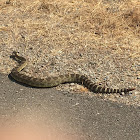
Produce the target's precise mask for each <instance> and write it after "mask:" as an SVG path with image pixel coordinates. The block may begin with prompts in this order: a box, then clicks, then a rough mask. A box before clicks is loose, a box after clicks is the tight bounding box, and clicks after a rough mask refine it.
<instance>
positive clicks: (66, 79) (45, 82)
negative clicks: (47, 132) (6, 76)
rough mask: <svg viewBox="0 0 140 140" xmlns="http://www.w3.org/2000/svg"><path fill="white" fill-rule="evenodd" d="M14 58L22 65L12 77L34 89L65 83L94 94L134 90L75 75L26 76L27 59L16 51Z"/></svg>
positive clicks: (15, 69) (13, 71) (16, 68)
mask: <svg viewBox="0 0 140 140" xmlns="http://www.w3.org/2000/svg"><path fill="white" fill-rule="evenodd" d="M12 57H13V58H14V59H15V60H16V61H18V62H19V64H20V65H19V66H17V67H15V68H13V69H12V71H11V73H10V75H11V76H12V78H14V79H15V80H16V81H18V82H21V83H24V84H26V85H29V86H32V87H46V88H47V87H54V86H58V85H59V84H63V83H78V84H82V85H84V86H85V87H87V88H88V89H89V90H90V91H92V92H94V93H122V92H124V93H127V92H129V91H132V90H134V88H122V89H112V88H105V87H102V86H99V85H97V84H95V83H93V82H92V81H91V80H89V79H88V77H87V76H85V75H80V74H75V73H73V74H65V75H59V76H57V77H47V78H44V79H41V78H34V77H30V76H26V75H24V74H21V73H20V71H21V70H22V69H23V68H24V67H25V66H26V65H27V62H26V59H25V58H24V57H21V56H19V55H18V53H17V52H15V51H14V52H13V55H12Z"/></svg>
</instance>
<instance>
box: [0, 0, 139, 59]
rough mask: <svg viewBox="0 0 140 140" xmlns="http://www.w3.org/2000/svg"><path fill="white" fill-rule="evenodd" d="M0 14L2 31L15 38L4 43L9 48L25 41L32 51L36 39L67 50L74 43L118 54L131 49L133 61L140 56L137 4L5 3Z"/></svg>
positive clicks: (77, 0)
mask: <svg viewBox="0 0 140 140" xmlns="http://www.w3.org/2000/svg"><path fill="white" fill-rule="evenodd" d="M0 13H1V16H2V15H5V16H6V17H3V19H1V23H0V31H1V32H2V31H3V32H7V33H8V34H9V35H11V37H12V38H11V39H10V38H8V39H7V40H6V39H5V38H3V39H2V40H1V43H4V44H6V46H7V47H8V46H9V45H10V44H13V45H16V44H17V43H20V44H21V43H22V42H23V40H24V43H23V44H24V45H23V47H22V49H25V46H26V49H27V50H28V49H29V46H30V42H31V41H32V42H35V44H36V46H37V45H38V44H37V43H38V42H36V38H39V39H40V41H41V40H42V38H43V37H44V38H47V39H46V41H48V40H49V41H51V42H54V44H55V45H56V47H57V45H58V46H63V47H64V49H67V48H68V47H69V46H70V43H74V44H75V43H77V44H78V45H87V46H88V45H90V43H91V44H92V41H93V42H94V44H92V46H93V47H95V46H96V48H97V49H98V47H99V48H100V46H102V47H115V48H116V53H121V51H123V49H130V50H134V51H132V53H131V54H130V56H132V57H138V56H139V53H140V49H139V44H140V40H139V37H140V35H139V34H140V17H139V15H140V3H139V2H138V1H137V0H132V1H131V0H123V1H119V0H116V1H107V0H100V1H97V0H96V1H91V0H50V1H49V0H32V1H29V0H24V1H21V0H7V1H6V0H2V1H1V2H0ZM4 18H5V19H6V20H4ZM9 37H10V36H9ZM29 40H30V41H29ZM25 43H26V44H25ZM43 43H45V40H43ZM13 47H14V46H13ZM34 47H35V46H34ZM56 47H55V48H56ZM35 48H36V47H35ZM58 49H60V48H58ZM61 49H62V48H61Z"/></svg>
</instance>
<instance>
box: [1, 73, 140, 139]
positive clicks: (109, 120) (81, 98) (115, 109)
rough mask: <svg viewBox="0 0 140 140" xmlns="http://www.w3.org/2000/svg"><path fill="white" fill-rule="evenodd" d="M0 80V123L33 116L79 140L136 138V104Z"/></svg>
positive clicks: (139, 119) (139, 133)
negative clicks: (130, 104)
mask: <svg viewBox="0 0 140 140" xmlns="http://www.w3.org/2000/svg"><path fill="white" fill-rule="evenodd" d="M0 79H1V80H0V119H1V122H2V121H3V122H4V123H6V122H7V120H10V119H11V120H13V118H16V119H17V120H18V117H19V118H20V119H19V120H20V121H21V120H22V119H24V118H26V119H27V120H28V119H31V118H35V116H36V120H39V121H40V122H42V123H43V124H45V125H51V124H53V125H55V126H56V127H57V128H59V129H64V130H65V133H69V134H71V135H78V136H79V138H80V139H81V140H84V139H85V140H140V108H139V107H134V106H126V105H123V104H118V103H115V102H111V101H104V100H102V99H99V98H97V97H92V98H91V97H89V96H88V95H86V94H85V95H80V94H72V93H66V92H60V91H57V90H55V88H42V89H40V88H30V87H26V86H23V85H20V84H18V83H15V82H14V81H11V80H10V79H9V78H8V76H7V75H2V74H0ZM31 116H32V117H31ZM21 118H22V119H21Z"/></svg>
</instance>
